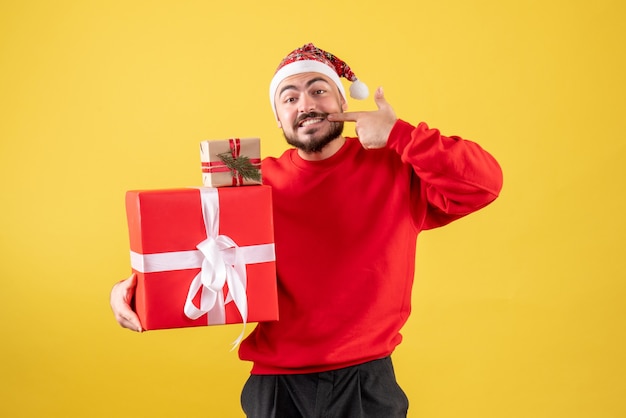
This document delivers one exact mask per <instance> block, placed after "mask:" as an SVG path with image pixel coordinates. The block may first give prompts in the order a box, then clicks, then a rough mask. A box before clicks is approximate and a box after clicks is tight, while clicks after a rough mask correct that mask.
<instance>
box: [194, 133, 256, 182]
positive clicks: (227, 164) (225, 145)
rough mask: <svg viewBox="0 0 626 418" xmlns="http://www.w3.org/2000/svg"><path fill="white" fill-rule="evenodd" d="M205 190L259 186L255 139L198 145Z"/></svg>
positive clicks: (210, 141) (229, 140) (208, 141)
mask: <svg viewBox="0 0 626 418" xmlns="http://www.w3.org/2000/svg"><path fill="white" fill-rule="evenodd" d="M200 160H201V165H202V184H203V185H204V186H205V187H232V186H249V185H258V184H261V183H262V179H261V141H260V139H259V138H241V139H240V138H231V139H222V140H206V141H202V142H201V143H200Z"/></svg>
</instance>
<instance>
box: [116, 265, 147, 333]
mask: <svg viewBox="0 0 626 418" xmlns="http://www.w3.org/2000/svg"><path fill="white" fill-rule="evenodd" d="M136 286H137V276H136V275H135V274H133V275H131V276H130V277H129V278H128V279H126V280H122V281H121V282H118V283H116V284H115V285H114V286H113V289H111V309H113V313H114V314H115V319H116V320H117V322H119V324H120V325H121V326H123V327H124V328H128V329H130V330H132V331H137V332H141V331H142V328H141V322H139V317H138V316H137V314H136V313H135V312H133V310H132V309H131V307H130V301H131V300H132V299H133V296H134V294H135V287H136Z"/></svg>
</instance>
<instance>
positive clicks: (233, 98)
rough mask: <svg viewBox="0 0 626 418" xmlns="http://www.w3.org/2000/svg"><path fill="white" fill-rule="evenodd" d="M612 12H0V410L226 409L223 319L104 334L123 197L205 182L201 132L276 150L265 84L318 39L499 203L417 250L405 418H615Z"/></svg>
mask: <svg viewBox="0 0 626 418" xmlns="http://www.w3.org/2000/svg"><path fill="white" fill-rule="evenodd" d="M266 3H269V4H266ZM623 4H624V3H623V2H622V1H619V0H614V1H610V0H597V1H594V2H589V1H581V0H558V1H547V0H542V1H500V0H498V1H496V0H482V1H479V0H474V1H465V0H447V1H445V0H444V1H421V0H417V1H416V0H410V1H409V0H406V1H383V2H351V1H327V0H319V1H315V2H293V1H283V0H280V1H270V2H259V1H232V2H211V1H119V0H109V1H80V0H74V1H68V0H64V1H39V2H37V1H4V2H2V4H1V5H0V106H1V107H0V118H1V123H0V141H1V142H0V179H1V187H2V190H1V192H0V193H1V205H0V214H1V216H0V254H1V255H0V257H1V260H2V262H1V263H0V277H1V283H2V288H1V289H2V290H1V296H0V297H1V302H0V318H1V319H0V321H1V323H0V325H1V337H0V338H1V341H2V342H1V344H0V347H1V348H0V415H2V416H6V417H133V416H140V417H141V416H144V417H189V418H191V417H218V418H222V417H241V416H242V413H241V412H240V407H239V393H240V389H241V386H242V384H243V382H244V381H245V379H246V377H247V374H248V371H249V367H250V365H249V364H247V363H243V362H240V361H239V360H238V359H237V356H236V353H234V352H232V353H231V352H229V351H228V349H229V343H230V341H232V340H233V339H234V338H235V337H236V336H237V334H238V333H239V329H238V328H237V327H233V326H227V327H212V328H202V329H192V330H172V331H158V332H148V333H144V334H136V333H132V332H130V331H127V330H123V329H121V328H119V327H118V325H117V324H116V323H115V321H114V319H113V315H112V314H111V311H110V308H109V304H108V297H109V291H110V288H111V286H112V284H113V283H114V282H116V281H118V280H120V279H123V278H125V277H127V276H128V274H129V259H128V238H127V230H126V220H125V213H124V193H125V191H126V190H129V189H136V188H166V187H178V186H195V185H200V182H201V175H200V171H199V154H198V144H199V142H200V141H201V140H204V139H218V138H227V137H231V136H240V137H246V136H260V137H261V138H262V153H263V155H270V154H272V155H276V154H279V153H280V152H281V151H282V150H283V149H285V144H284V140H283V138H282V135H281V132H280V131H279V130H278V128H277V127H276V125H275V123H274V121H273V116H272V112H271V110H270V107H269V101H268V97H267V87H268V83H269V80H270V78H271V76H272V73H273V71H274V69H275V67H276V65H277V64H278V62H279V61H280V59H281V58H282V57H283V56H284V55H286V54H287V53H288V52H289V51H291V50H292V49H294V48H296V47H299V46H301V45H303V44H304V43H306V42H310V41H312V42H314V43H316V44H317V45H318V46H320V47H322V48H324V49H328V50H329V51H331V52H333V53H335V54H337V55H338V56H339V57H341V58H343V59H345V60H346V61H347V62H348V64H349V65H351V66H352V68H353V69H354V71H355V72H356V74H357V75H358V76H359V77H360V78H361V79H362V80H363V81H364V82H366V83H367V84H369V86H370V88H371V89H373V88H375V87H376V86H378V85H383V86H384V88H385V91H386V96H387V99H388V100H389V102H390V103H391V104H392V105H393V106H394V108H395V110H396V112H397V114H398V115H399V116H400V117H402V118H404V119H406V120H409V121H411V122H413V123H417V122H419V121H422V120H423V121H426V122H428V123H429V124H430V125H431V126H432V127H437V128H439V129H441V130H442V132H443V133H444V134H448V135H455V134H457V135H461V136H463V137H465V138H468V139H473V140H476V141H477V142H479V143H480V144H481V145H483V146H484V147H485V148H486V149H488V150H489V151H490V152H492V153H493V154H494V155H495V156H496V157H497V159H498V160H499V161H500V163H501V164H502V166H503V168H504V173H505V186H504V190H503V192H502V195H501V197H500V199H499V200H497V201H496V202H495V203H494V204H493V205H492V206H490V207H488V208H487V209H485V210H483V211H482V212H479V213H476V214H474V215H472V216H471V217H468V218H465V219H463V220H461V221H459V222H457V223H455V224H452V225H450V226H448V227H446V228H443V229H440V230H436V231H431V232H427V233H424V234H423V235H422V236H421V238H420V241H419V243H418V256H417V261H418V271H417V275H416V277H417V279H416V284H415V289H414V296H413V302H414V310H413V315H412V317H411V319H410V320H409V322H408V324H407V325H406V327H405V328H404V332H403V333H404V336H405V340H404V342H403V344H402V345H401V346H400V347H399V348H398V350H397V352H396V354H395V356H394V359H395V364H396V369H397V374H398V378H399V380H400V383H401V384H402V386H403V387H404V388H405V390H406V392H407V394H408V396H409V398H410V400H411V407H410V413H409V416H410V417H420V418H443V417H446V418H447V417H450V418H457V417H465V418H470V417H476V418H478V417H480V418H491V417H493V418H502V417H506V418H528V417H533V418H538V417H542V418H543V417H545V418H553V417H568V418H578V417H594V418H597V417H599V418H621V417H624V416H626V398H625V397H624V394H625V392H626V377H625V376H626V361H625V360H626V359H625V350H626V346H625V342H626V341H625V340H626V335H625V328H626V327H625V325H624V319H625V314H626V306H625V303H624V296H625V295H626V292H625V290H626V285H625V283H624V279H625V278H626V277H625V276H626V274H625V267H626V266H625V264H624V258H625V257H624V256H625V251H624V249H625V244H624V233H625V232H626V228H625V223H624V213H625V212H626V198H625V197H624V196H625V192H626V164H625V163H626V161H625V157H626V148H625V147H626V145H625V144H626V138H625V137H624V132H626V124H625V120H626V117H625V116H624V111H625V110H626V109H625V107H626V106H625V104H624V98H625V97H626V88H625V82H624V74H626V65H625V62H624V51H625V47H624V44H625V41H626V30H625V29H624V20H625V18H626V13H625V11H626V10H625V6H624V5H623ZM350 106H351V109H352V110H354V109H374V108H375V106H374V103H373V101H372V99H368V100H367V101H365V102H364V103H355V102H354V101H352V102H351V104H350ZM250 329H251V327H249V328H248V330H250Z"/></svg>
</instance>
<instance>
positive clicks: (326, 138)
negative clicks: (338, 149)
mask: <svg viewBox="0 0 626 418" xmlns="http://www.w3.org/2000/svg"><path fill="white" fill-rule="evenodd" d="M274 103H275V105H276V116H277V118H278V126H279V127H281V128H282V130H283V134H284V135H285V138H286V139H287V142H288V143H289V144H290V145H292V146H294V147H296V148H298V149H300V150H302V151H304V152H307V153H312V152H320V151H321V150H322V149H323V148H324V147H325V146H326V145H328V144H329V143H330V142H332V141H333V140H334V139H335V138H337V137H339V136H341V134H342V132H343V122H329V121H328V120H327V119H326V116H327V115H328V114H329V113H340V112H342V111H344V110H345V108H346V102H345V100H344V99H343V97H342V96H341V94H340V93H339V90H338V89H337V86H336V85H335V83H333V82H332V81H331V80H330V79H329V78H328V77H326V76H325V75H323V74H320V73H302V74H296V75H292V76H290V77H287V78H286V79H284V80H283V81H282V82H281V83H280V84H279V85H278V88H277V89H276V97H275V98H274Z"/></svg>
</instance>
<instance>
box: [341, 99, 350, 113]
mask: <svg viewBox="0 0 626 418" xmlns="http://www.w3.org/2000/svg"><path fill="white" fill-rule="evenodd" d="M341 110H343V111H344V112H345V111H347V110H348V102H347V101H346V99H344V98H343V97H342V98H341Z"/></svg>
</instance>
